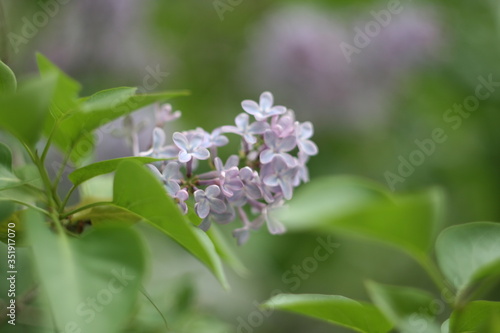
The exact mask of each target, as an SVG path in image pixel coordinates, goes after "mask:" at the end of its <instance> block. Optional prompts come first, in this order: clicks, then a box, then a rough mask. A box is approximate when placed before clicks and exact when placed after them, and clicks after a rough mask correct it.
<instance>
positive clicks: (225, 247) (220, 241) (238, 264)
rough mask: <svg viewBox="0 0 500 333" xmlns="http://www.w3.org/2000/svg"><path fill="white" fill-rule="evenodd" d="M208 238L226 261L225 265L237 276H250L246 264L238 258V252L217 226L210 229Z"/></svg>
mask: <svg viewBox="0 0 500 333" xmlns="http://www.w3.org/2000/svg"><path fill="white" fill-rule="evenodd" d="M207 235H208V237H210V239H211V240H212V242H213V243H214V246H215V249H216V250H217V253H218V254H219V256H220V257H221V258H222V260H224V262H225V263H227V264H228V265H229V267H231V268H232V269H233V270H234V271H235V272H236V273H237V274H239V275H241V276H245V275H248V269H247V268H246V267H245V264H244V263H243V262H242V261H241V259H240V258H239V257H238V255H237V254H236V253H237V250H236V249H234V248H232V247H231V246H230V245H229V244H228V242H227V241H226V239H225V238H224V235H222V233H221V231H220V230H219V228H218V227H217V226H216V225H212V226H211V227H210V229H209V230H208V231H207Z"/></svg>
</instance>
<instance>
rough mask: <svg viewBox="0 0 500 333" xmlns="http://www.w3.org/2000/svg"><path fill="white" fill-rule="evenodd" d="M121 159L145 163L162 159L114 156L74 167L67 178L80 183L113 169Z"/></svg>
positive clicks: (76, 183) (74, 182)
mask: <svg viewBox="0 0 500 333" xmlns="http://www.w3.org/2000/svg"><path fill="white" fill-rule="evenodd" d="M123 161H137V162H139V163H143V164H147V163H153V162H158V161H163V160H162V159H157V158H152V157H135V156H131V157H122V158H115V159H112V160H106V161H102V162H97V163H93V164H89V165H87V166H84V167H82V168H79V169H76V170H75V171H73V172H72V173H70V174H69V176H68V178H69V180H71V181H72V182H73V184H75V185H80V184H81V183H83V182H84V181H86V180H89V179H91V178H94V177H96V176H99V175H103V174H106V173H110V172H113V171H115V170H116V168H118V165H119V164H120V163H121V162H123Z"/></svg>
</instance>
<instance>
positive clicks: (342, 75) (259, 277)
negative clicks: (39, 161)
mask: <svg viewBox="0 0 500 333" xmlns="http://www.w3.org/2000/svg"><path fill="white" fill-rule="evenodd" d="M0 2H1V3H2V4H3V7H4V8H3V9H4V12H5V14H6V20H5V21H3V22H2V24H1V26H2V27H3V28H4V29H6V32H10V33H14V34H16V35H18V36H21V35H22V31H23V29H29V28H26V19H25V18H27V19H28V20H29V21H32V20H33V17H34V15H36V13H38V12H40V10H41V8H49V9H48V10H49V11H50V10H52V12H53V15H52V16H53V17H51V18H50V19H49V20H47V22H45V23H44V24H40V26H35V29H34V32H32V33H30V34H29V35H30V36H31V37H29V38H25V39H22V41H20V40H17V42H14V43H13V44H12V41H13V39H12V38H9V39H7V40H4V41H3V42H2V43H1V44H0V50H1V55H2V57H3V58H4V59H7V63H8V64H9V65H10V66H11V67H12V68H13V69H14V71H15V72H16V73H17V74H18V75H21V76H22V75H28V74H30V73H33V72H34V71H35V70H36V64H35V56H34V52H36V51H39V52H41V53H43V54H45V55H46V56H47V57H49V58H50V59H51V60H52V61H53V62H55V63H56V64H57V65H58V66H60V67H61V68H62V69H63V70H64V71H66V72H67V73H68V74H69V75H71V76H72V77H74V78H75V79H77V80H78V81H80V82H82V84H83V87H84V88H83V89H84V90H83V92H82V93H83V95H88V94H91V93H93V92H95V91H98V90H101V89H106V88H111V87H116V86H137V87H140V90H141V91H143V92H151V91H148V88H147V87H145V85H144V78H145V77H146V76H147V75H148V73H150V71H151V70H155V69H156V70H157V71H158V70H159V71H160V72H161V73H162V74H161V77H162V80H161V82H160V84H159V85H158V87H156V88H155V91H160V90H168V89H188V90H190V91H191V95H190V96H188V97H183V98H177V99H175V100H172V101H171V103H172V104H173V106H174V109H179V110H181V111H182V112H183V117H182V118H181V120H178V121H176V122H175V123H172V124H171V125H170V126H171V127H172V130H184V129H189V128H194V127H196V126H202V127H204V128H205V129H207V130H211V129H213V128H215V127H217V126H221V125H226V124H229V123H232V122H233V121H234V117H235V116H236V115H237V114H238V113H239V112H241V109H240V106H239V105H240V102H241V100H243V99H257V98H258V96H259V94H260V93H261V92H262V91H265V90H269V91H271V92H273V93H274V96H275V100H276V102H277V104H281V105H286V106H288V107H290V108H292V109H294V110H295V112H296V114H297V117H298V119H299V120H301V121H306V120H310V121H312V122H313V124H314V126H315V136H314V140H315V141H316V142H317V144H318V146H319V149H320V154H319V155H318V156H316V157H314V158H312V159H311V161H310V174H311V178H312V179H315V178H317V177H320V176H322V175H332V174H354V175H358V176H364V177H368V178H370V179H373V180H376V181H379V182H381V183H383V184H385V185H386V186H389V185H388V183H387V180H386V172H388V171H389V172H393V173H397V168H398V166H399V164H400V160H399V158H400V156H402V157H403V158H406V159H408V158H409V155H410V154H411V153H412V152H413V151H414V150H415V149H417V148H418V147H417V146H416V144H415V140H424V139H427V138H430V137H431V133H432V131H433V130H434V129H436V128H442V129H443V130H444V131H445V133H446V135H447V140H446V141H445V142H444V143H441V144H436V150H435V152H434V153H433V154H431V155H430V156H427V157H426V158H425V161H424V162H423V164H422V165H420V166H418V167H416V168H415V171H414V172H413V173H412V174H411V175H410V176H409V177H406V178H405V181H404V182H397V183H396V184H395V186H394V190H395V191H398V192H404V191H414V190H419V189H422V188H425V187H429V186H441V187H442V188H443V189H444V190H445V192H446V194H447V211H446V216H445V223H446V224H447V225H451V224H458V223H464V222H471V221H500V204H499V194H500V190H499V188H500V173H499V161H500V149H499V147H500V135H499V134H498V132H499V130H498V128H499V121H500V115H499V111H500V87H498V86H497V87H496V88H495V89H496V90H495V91H493V92H492V93H491V96H490V97H489V98H487V99H486V100H483V101H481V102H480V105H479V106H478V107H477V109H475V111H473V112H470V114H467V117H462V116H461V117H460V119H461V123H460V126H457V128H452V127H451V123H450V122H447V121H446V120H445V119H444V116H445V114H446V112H447V110H449V109H451V108H453V106H454V104H462V103H463V102H464V99H465V98H467V97H468V96H470V95H474V93H475V90H476V87H477V86H478V84H479V81H478V77H480V76H482V77H483V78H486V79H487V78H488V77H489V76H491V77H492V80H493V81H495V82H500V64H499V59H500V3H499V2H498V1H496V0H490V1H488V0H482V1H466V0H454V1H450V0H435V1H401V2H400V7H401V8H402V10H401V11H400V12H399V13H398V14H393V15H392V16H391V19H390V22H389V23H388V24H387V26H385V27H382V29H381V31H380V33H378V34H376V36H374V37H372V38H370V43H369V44H368V45H367V46H366V47H364V48H362V49H360V52H359V53H355V54H352V56H351V58H350V61H348V59H347V58H346V56H345V55H344V54H343V52H342V50H341V47H340V45H341V44H342V43H343V42H344V43H348V44H350V45H354V39H355V37H356V31H357V30H356V29H358V28H359V29H365V27H366V25H367V23H368V22H369V21H372V20H374V17H373V14H371V12H372V11H376V12H379V11H381V10H387V9H388V3H389V2H388V1H371V0H350V1H347V0H339V1H334V0H330V1H328V0H314V1H313V0H308V1H288V0H281V1H279V0H266V1H263V0H241V1H239V0H232V1H230V0H220V1H219V0H216V1H212V0H204V1H201V0H183V1H166V0H163V1H152V0H142V1H138V0H101V1H92V0H70V1H66V0H65V1H62V0H61V1H60V2H61V3H62V2H66V3H65V4H60V3H59V2H56V1H55V0H45V1H44V0H38V1H28V0H0ZM54 3H56V4H57V6H56V7H50V6H53V4H54ZM51 8H52V9H51ZM55 9H57V10H55ZM10 36H11V37H12V36H13V35H12V34H11V35H10ZM498 85H500V84H498ZM151 114H152V110H151V108H150V109H148V110H144V111H141V112H140V113H139V114H138V116H136V118H141V119H142V120H146V119H150V116H151ZM138 120H139V119H138ZM150 124H151V122H150ZM117 126H119V122H117ZM148 130H149V129H148V128H146V129H145V130H144V131H143V133H142V135H141V138H142V139H143V140H142V144H143V147H146V146H147V145H148V140H149V135H150V133H149V132H148ZM127 155H130V150H129V149H128V148H127V146H126V145H125V144H124V143H123V142H122V140H120V139H118V138H115V137H112V136H110V137H109V138H107V139H106V140H104V143H103V144H101V145H100V146H99V149H98V152H97V153H96V159H104V158H113V157H118V156H127ZM53 158H54V159H56V158H57V154H53ZM233 227H234V226H230V227H229V228H225V230H224V231H223V232H224V234H225V235H226V236H228V240H229V241H230V243H231V244H232V243H234V241H233V240H232V239H230V231H231V229H232V228H233ZM143 233H144V235H145V237H146V238H147V243H148V246H149V247H150V250H151V254H152V258H153V261H152V263H151V269H150V274H149V275H150V278H149V282H148V285H147V289H148V290H149V292H150V294H151V295H152V298H153V299H154V300H155V302H156V303H157V304H158V306H159V307H160V309H161V310H162V312H164V313H165V314H166V316H167V319H168V320H169V321H170V323H171V326H172V328H173V331H175V332H179V333H197V332H200V333H201V332H203V333H216V332H221V333H223V332H224V333H225V332H242V333H251V332H262V333H266V332H308V333H315V332H317V333H320V332H345V330H343V329H340V328H338V329H337V328H332V327H330V326H328V325H326V324H323V323H321V322H318V321H314V320H312V319H306V318H302V317H297V316H293V315H288V314H283V313H274V314H272V315H271V316H269V317H267V316H266V315H260V314H259V312H258V310H257V307H256V304H257V303H259V302H261V301H264V300H266V299H268V298H270V296H271V293H272V291H273V290H276V289H280V290H282V291H284V292H294V293H322V294H340V295H345V296H347V297H351V298H355V299H361V300H363V299H367V295H366V292H365V290H364V287H363V281H365V280H366V279H374V280H376V281H379V282H383V283H388V284H407V285H414V286H417V287H422V288H429V287H430V286H431V282H430V280H429V279H428V278H427V276H426V275H425V273H424V272H423V271H422V270H421V269H420V268H418V266H417V265H416V264H415V263H414V262H413V261H412V259H410V258H409V257H406V256H404V255H401V254H399V253H397V252H396V251H394V250H392V249H390V248H387V247H384V246H381V245H378V244H371V243H369V244H367V243H365V242H362V241H359V240H356V239H353V238H344V237H340V236H336V237H334V238H333V239H332V241H333V242H335V243H337V244H338V245H339V246H338V248H337V249H336V250H335V252H334V253H333V254H331V255H330V256H329V257H328V260H326V261H325V262H322V263H320V264H319V266H318V268H317V269H316V270H314V271H313V272H312V273H310V274H308V276H307V277H300V278H299V281H300V283H291V282H290V281H289V280H288V279H287V277H288V278H290V277H297V276H298V275H294V273H293V272H292V273H288V275H286V274H287V272H289V271H290V270H292V269H293V267H294V265H301V264H302V263H303V261H304V259H306V258H307V257H310V256H312V255H313V251H314V249H315V248H316V247H317V246H318V244H319V243H318V240H317V238H318V237H322V238H323V239H326V236H324V235H319V234H315V233H301V234H285V235H283V236H272V235H269V234H268V232H267V231H266V230H264V229H263V230H261V231H259V232H256V233H254V234H253V235H252V237H251V239H250V241H249V242H248V244H246V245H244V246H243V247H239V248H238V247H236V246H235V247H234V251H235V252H236V253H237V254H238V255H239V256H241V258H242V260H243V262H244V263H245V265H246V267H247V269H248V272H247V274H244V275H238V274H234V273H230V282H231V285H232V291H231V292H230V293H227V292H225V291H223V290H222V288H221V287H220V286H219V285H218V284H217V282H216V281H215V278H213V277H212V276H211V275H210V274H209V273H208V271H207V270H206V269H205V268H204V267H202V265H201V264H199V263H198V262H197V261H195V260H194V259H192V258H191V257H190V256H189V255H188V254H187V253H185V252H184V251H183V250H182V249H180V248H179V247H178V246H176V245H175V244H173V242H169V241H168V240H165V238H164V237H162V236H161V235H155V234H154V233H153V232H151V230H148V229H144V230H143ZM290 274H291V275H290ZM285 275H286V277H285V278H284V276H285ZM294 281H297V280H294ZM292 286H294V287H295V286H296V287H297V288H293V289H294V290H291V289H290V288H291V287H292ZM430 288H432V287H430ZM438 292H439V291H438ZM498 294H499V293H497V296H498ZM491 297H495V295H494V294H492V296H491ZM497 300H498V298H497ZM145 304H147V302H145ZM131 315H136V316H138V317H139V318H140V320H141V322H142V325H141V327H140V328H139V327H138V328H137V331H140V332H162V321H161V318H159V317H158V315H157V314H156V313H155V312H154V311H153V309H152V308H151V307H150V306H149V307H148V306H147V305H144V306H143V307H142V308H141V309H138V311H137V313H136V314H131ZM446 315H447V314H446V313H442V314H441V317H442V318H445V317H446ZM260 318H264V319H262V320H261V319H260ZM242 322H244V323H246V324H242ZM256 323H257V324H256ZM245 326H246V327H245Z"/></svg>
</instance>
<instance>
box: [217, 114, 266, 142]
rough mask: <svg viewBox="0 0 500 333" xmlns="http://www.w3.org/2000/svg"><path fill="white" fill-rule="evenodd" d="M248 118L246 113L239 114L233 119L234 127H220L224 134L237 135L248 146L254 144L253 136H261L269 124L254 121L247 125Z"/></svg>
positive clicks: (255, 140)
mask: <svg viewBox="0 0 500 333" xmlns="http://www.w3.org/2000/svg"><path fill="white" fill-rule="evenodd" d="M249 120H250V116H249V115H248V114H246V113H240V114H239V115H238V116H237V117H236V118H235V119H234V123H235V124H236V126H222V130H223V131H224V132H225V133H235V134H239V135H241V136H242V137H243V139H245V141H246V142H247V143H248V144H251V145H253V144H255V143H256V142H257V139H256V138H255V135H257V134H262V133H264V132H265V131H266V130H268V129H269V124H268V123H266V122H263V121H256V122H253V123H251V124H249Z"/></svg>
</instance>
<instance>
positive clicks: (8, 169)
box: [0, 142, 21, 191]
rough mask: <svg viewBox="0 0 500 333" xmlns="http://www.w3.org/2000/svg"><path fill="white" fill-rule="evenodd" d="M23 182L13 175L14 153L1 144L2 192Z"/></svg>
mask: <svg viewBox="0 0 500 333" xmlns="http://www.w3.org/2000/svg"><path fill="white" fill-rule="evenodd" d="M20 182H21V180H20V179H19V178H17V177H16V176H15V175H14V173H12V153H11V151H10V149H9V147H7V146H6V145H4V144H3V143H1V142H0V191H2V190H4V189H6V188H10V187H12V186H13V185H14V186H15V185H17V184H19V183H20Z"/></svg>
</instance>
